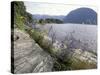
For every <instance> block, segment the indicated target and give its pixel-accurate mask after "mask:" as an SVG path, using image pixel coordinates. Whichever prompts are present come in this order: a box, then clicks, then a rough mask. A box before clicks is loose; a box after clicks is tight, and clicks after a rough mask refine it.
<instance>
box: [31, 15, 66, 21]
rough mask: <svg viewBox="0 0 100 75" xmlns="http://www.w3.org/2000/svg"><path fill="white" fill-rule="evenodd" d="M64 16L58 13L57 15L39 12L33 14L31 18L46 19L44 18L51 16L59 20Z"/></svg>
mask: <svg viewBox="0 0 100 75" xmlns="http://www.w3.org/2000/svg"><path fill="white" fill-rule="evenodd" d="M64 17H65V16H63V15H59V16H55V15H53V16H51V15H40V14H34V15H33V18H36V19H46V18H53V19H59V20H63V19H64Z"/></svg>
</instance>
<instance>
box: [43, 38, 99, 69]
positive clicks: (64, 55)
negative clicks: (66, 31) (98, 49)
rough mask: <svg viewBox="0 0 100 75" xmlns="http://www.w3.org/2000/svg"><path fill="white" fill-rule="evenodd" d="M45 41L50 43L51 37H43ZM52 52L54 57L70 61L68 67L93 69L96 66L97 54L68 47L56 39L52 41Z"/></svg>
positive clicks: (65, 61)
mask: <svg viewBox="0 0 100 75" xmlns="http://www.w3.org/2000/svg"><path fill="white" fill-rule="evenodd" d="M44 40H45V42H46V41H47V40H48V42H49V43H51V41H52V40H51V39H50V38H49V37H48V38H47V37H45V38H44ZM51 50H52V51H51V52H52V54H53V55H54V56H56V58H58V59H60V60H61V61H63V62H64V63H65V64H66V63H70V64H69V66H66V67H70V69H73V70H74V69H75V70H76V69H94V68H97V55H96V54H95V53H94V52H92V51H91V52H90V51H88V50H82V49H71V48H70V49H69V48H67V46H66V45H65V44H62V43H59V42H58V41H56V42H55V43H53V48H52V49H51Z"/></svg>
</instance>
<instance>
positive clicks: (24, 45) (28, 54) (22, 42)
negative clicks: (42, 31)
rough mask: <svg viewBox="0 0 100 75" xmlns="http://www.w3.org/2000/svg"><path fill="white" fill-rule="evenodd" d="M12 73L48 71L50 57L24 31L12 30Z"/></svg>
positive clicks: (50, 69)
mask: <svg viewBox="0 0 100 75" xmlns="http://www.w3.org/2000/svg"><path fill="white" fill-rule="evenodd" d="M12 57H13V58H14V64H13V65H14V73H32V72H50V71H52V68H53V59H52V57H51V56H50V55H49V54H48V53H46V52H45V51H43V49H42V48H40V47H39V45H38V44H36V43H35V41H34V40H33V39H31V38H30V37H29V35H28V34H27V33H25V32H24V31H21V30H18V29H15V30H14V56H12Z"/></svg>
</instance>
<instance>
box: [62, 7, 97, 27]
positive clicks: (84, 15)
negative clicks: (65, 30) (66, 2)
mask: <svg viewBox="0 0 100 75" xmlns="http://www.w3.org/2000/svg"><path fill="white" fill-rule="evenodd" d="M64 22H65V23H79V24H82V23H84V24H95V25H96V24H97V13H96V12H95V11H94V10H93V9H90V8H78V9H75V10H73V11H71V12H70V13H69V14H68V15H67V16H66V17H65V18H64Z"/></svg>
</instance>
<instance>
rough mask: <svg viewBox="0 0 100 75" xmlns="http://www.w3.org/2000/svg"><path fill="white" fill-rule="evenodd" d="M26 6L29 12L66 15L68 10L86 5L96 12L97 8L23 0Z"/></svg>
mask: <svg viewBox="0 0 100 75" xmlns="http://www.w3.org/2000/svg"><path fill="white" fill-rule="evenodd" d="M24 4H25V6H26V11H27V12H29V13H31V14H42V15H44V14H45V15H67V14H68V13H69V12H70V11H72V10H74V9H77V8H81V7H87V8H91V9H93V10H95V11H96V12H97V8H96V7H95V6H87V5H83V4H82V5H81V3H80V5H68V4H61V3H60V4H59V3H58V4H54V3H37V2H24Z"/></svg>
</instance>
